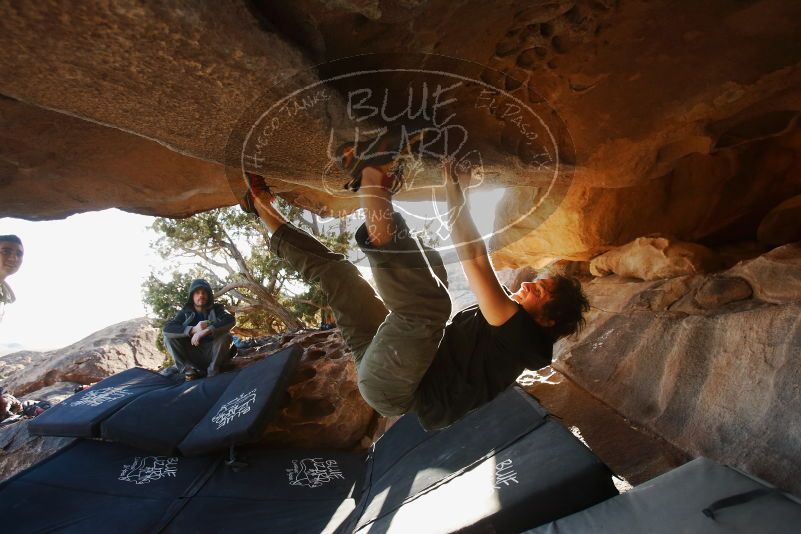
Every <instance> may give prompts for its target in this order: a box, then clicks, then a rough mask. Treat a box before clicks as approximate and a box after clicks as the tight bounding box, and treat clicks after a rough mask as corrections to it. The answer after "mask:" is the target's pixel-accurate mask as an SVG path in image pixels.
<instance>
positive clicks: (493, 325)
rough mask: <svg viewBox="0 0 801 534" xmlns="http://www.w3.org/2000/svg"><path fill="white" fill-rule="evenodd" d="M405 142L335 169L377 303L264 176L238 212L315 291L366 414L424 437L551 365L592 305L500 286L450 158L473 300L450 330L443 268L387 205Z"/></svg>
mask: <svg viewBox="0 0 801 534" xmlns="http://www.w3.org/2000/svg"><path fill="white" fill-rule="evenodd" d="M406 141H408V139H403V138H401V137H400V136H398V137H396V138H392V137H385V140H383V141H381V142H380V143H378V145H377V146H378V148H377V149H375V150H374V151H373V154H374V155H373V156H370V155H366V154H357V153H356V148H357V147H356V146H355V145H354V144H353V143H350V144H345V145H343V146H341V147H340V149H339V150H338V151H337V164H338V165H339V166H340V168H342V169H343V170H345V171H346V172H347V173H348V174H349V175H350V177H351V180H350V181H349V182H348V183H347V184H346V185H345V187H346V188H347V189H350V190H352V191H354V192H355V193H356V194H358V196H359V201H360V204H361V207H362V208H363V211H364V215H365V223H364V224H362V225H361V226H360V227H359V229H358V230H357V232H356V235H355V240H356V243H357V244H358V246H359V248H360V249H361V250H362V251H363V253H364V254H365V255H366V256H367V258H368V259H369V261H370V265H371V268H372V272H373V276H374V280H375V285H376V287H377V290H378V294H376V292H375V291H374V290H373V288H372V287H371V286H370V285H369V284H368V283H367V281H366V280H365V279H364V278H363V277H362V276H361V275H360V273H359V271H358V269H357V268H356V267H355V266H354V265H353V264H352V263H350V262H349V261H348V260H347V259H346V258H345V257H344V256H343V255H341V254H336V253H334V252H332V251H330V250H329V249H327V248H326V247H325V246H324V245H323V244H321V243H320V242H319V241H317V240H316V239H315V238H314V237H312V236H311V235H309V234H308V233H306V232H304V231H302V230H300V229H299V228H297V227H296V226H294V225H293V224H292V223H290V222H288V221H287V220H286V218H284V216H283V215H282V214H281V213H280V212H279V211H278V210H277V209H276V208H275V207H274V205H273V203H274V200H275V197H274V196H273V195H272V194H271V193H270V190H269V188H268V187H267V186H266V185H265V182H264V180H263V179H262V178H261V177H259V176H255V175H251V174H247V175H246V176H247V179H248V185H249V190H248V192H247V193H246V195H245V198H244V199H243V201H242V207H243V209H244V210H245V211H248V212H253V213H257V214H258V215H259V217H261V219H262V220H263V221H264V223H265V224H266V226H267V227H268V229H269V230H270V232H271V239H270V249H271V251H272V252H273V253H275V254H276V255H278V256H279V257H281V258H284V259H285V260H286V261H288V262H289V263H290V264H291V265H292V266H293V267H294V268H295V269H297V271H298V272H300V273H301V275H302V276H303V277H304V278H305V280H306V281H308V282H310V283H312V282H316V283H319V284H320V286H321V288H322V290H323V292H324V293H325V294H326V296H327V298H328V302H329V303H330V306H331V308H332V309H333V311H334V315H335V317H336V322H337V325H338V326H339V328H340V330H341V332H342V335H343V337H344V338H345V340H346V341H347V343H348V345H349V346H350V348H351V349H352V351H353V355H354V358H355V362H356V367H357V370H358V385H359V391H360V392H361V394H362V396H363V397H364V399H365V400H366V401H367V403H368V404H370V405H371V406H372V407H373V408H375V409H376V411H378V412H379V413H381V414H382V415H385V416H392V415H401V414H404V413H406V412H415V413H416V414H417V415H418V417H419V418H420V421H421V422H422V424H423V426H424V427H425V428H427V429H436V428H442V427H445V426H448V425H450V424H451V423H453V422H454V421H456V420H457V419H459V418H460V417H462V416H463V415H465V414H466V413H467V412H469V411H470V410H473V409H475V408H477V407H479V406H481V405H482V404H485V403H487V402H489V401H490V400H492V399H493V398H494V397H495V396H497V395H498V394H499V393H501V392H502V391H503V390H504V389H506V388H507V387H508V386H509V385H511V384H513V383H514V382H515V380H516V379H517V377H518V376H519V375H520V373H521V372H522V371H523V370H524V369H526V368H528V369H538V368H540V367H543V366H546V365H549V364H550V362H551V356H552V348H553V343H554V342H555V341H556V339H558V338H560V337H563V336H566V335H570V334H572V333H573V332H575V331H577V329H578V328H580V325H581V324H582V323H583V317H582V315H583V313H584V312H586V311H587V310H588V308H589V304H588V302H587V299H586V297H585V296H584V294H583V292H582V289H581V285H580V284H579V282H578V281H577V280H575V279H573V278H569V277H565V276H555V277H552V278H544V279H537V280H532V281H528V282H524V283H523V284H522V286H521V288H520V289H519V290H518V291H517V292H515V293H510V292H507V291H506V290H505V288H504V287H503V286H501V284H500V283H499V282H498V278H497V276H496V274H495V271H494V270H493V267H492V263H491V262H490V259H489V256H488V254H487V249H486V246H485V244H484V242H483V240H482V239H481V237H480V234H479V233H478V231H477V229H476V227H475V224H474V223H473V220H472V218H471V216H470V213H469V211H468V209H467V205H466V203H465V197H464V191H463V188H462V185H461V184H460V176H459V173H458V172H457V171H456V170H455V169H454V166H453V163H452V161H451V160H449V159H445V160H443V163H442V173H443V178H444V183H445V186H444V187H445V191H446V198H447V201H448V206H449V213H451V214H452V219H453V220H452V221H451V224H452V228H451V235H452V238H453V242H454V244H455V245H459V246H458V247H457V251H458V255H459V260H460V262H461V264H462V267H463V269H464V272H465V275H466V277H467V280H468V282H469V285H470V289H471V290H472V292H473V293H474V294H475V296H476V298H477V301H478V304H477V305H474V306H470V307H468V308H466V309H464V310H462V311H460V312H459V313H457V314H456V315H455V316H454V317H453V319H452V320H450V321H449V317H450V314H451V300H450V297H449V295H448V289H447V284H448V282H447V275H446V271H445V268H444V266H443V261H442V258H441V257H440V254H439V253H438V252H437V251H435V250H433V249H431V248H428V247H426V246H424V245H423V244H422V243H421V242H420V241H419V240H417V239H415V237H414V236H413V235H412V233H411V232H410V230H409V227H408V226H407V225H406V222H405V221H404V219H403V217H402V216H401V214H399V213H397V212H395V210H394V208H393V204H392V193H393V192H397V191H398V190H399V189H400V187H401V186H402V181H403V175H402V173H401V172H397V170H398V166H397V159H398V157H397V156H398V154H400V153H402V152H404V151H408V150H409V148H410V147H409V146H408V145H409V143H406V146H403V145H404V143H405V142H406ZM394 147H397V148H394ZM387 154H389V156H387ZM461 179H462V180H463V179H464V177H462V178H461ZM455 208H460V209H455ZM379 295H380V298H379Z"/></svg>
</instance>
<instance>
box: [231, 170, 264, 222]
mask: <svg viewBox="0 0 801 534" xmlns="http://www.w3.org/2000/svg"><path fill="white" fill-rule="evenodd" d="M245 179H246V181H247V184H248V190H247V191H245V195H244V196H243V197H242V200H240V201H239V207H240V208H242V211H244V212H245V213H252V214H254V215H258V214H257V213H256V206H255V204H254V203H253V202H254V199H255V198H256V197H257V196H258V195H260V194H261V193H269V192H270V186H268V185H267V184H266V183H265V182H264V178H262V177H261V176H259V175H258V174H252V173H249V172H246V173H245Z"/></svg>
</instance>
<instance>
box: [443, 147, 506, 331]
mask: <svg viewBox="0 0 801 534" xmlns="http://www.w3.org/2000/svg"><path fill="white" fill-rule="evenodd" d="M442 173H443V178H444V181H445V197H446V199H447V202H448V213H449V214H451V217H452V220H450V221H449V223H450V226H451V239H452V240H453V244H454V246H456V252H457V254H458V255H459V261H460V262H461V264H462V269H463V270H464V274H465V276H466V277H467V282H468V283H469V284H470V290H471V291H472V292H473V294H474V295H475V296H476V299H477V301H478V307H479V308H480V309H481V313H482V314H483V315H484V318H485V319H486V320H487V322H488V323H489V324H491V325H495V326H498V325H502V324H503V323H505V322H506V321H507V320H509V318H510V317H512V316H513V315H514V314H515V313H517V304H515V302H514V301H513V300H512V299H510V298H509V297H508V296H507V295H506V293H505V292H504V290H503V287H501V284H500V282H498V277H497V276H496V275H495V270H494V269H493V268H492V263H491V262H490V258H489V255H488V254H487V247H486V245H485V243H484V240H483V239H481V234H480V233H479V232H478V229H477V228H476V225H475V223H474V222H473V218H472V217H471V216H470V210H469V209H468V207H467V199H466V197H465V193H464V190H463V189H462V186H461V185H460V183H459V181H460V177H459V176H458V174H457V173H456V170H455V169H454V168H453V162H452V161H450V160H446V161H444V162H443V164H442ZM466 179H469V177H466Z"/></svg>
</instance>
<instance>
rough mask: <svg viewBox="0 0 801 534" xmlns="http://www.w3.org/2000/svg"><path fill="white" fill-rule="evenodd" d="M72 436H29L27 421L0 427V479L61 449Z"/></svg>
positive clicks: (10, 475) (68, 442)
mask: <svg viewBox="0 0 801 534" xmlns="http://www.w3.org/2000/svg"><path fill="white" fill-rule="evenodd" d="M72 441H73V438H57V437H41V436H31V435H30V434H29V433H28V422H27V421H20V422H19V423H14V424H12V425H8V426H4V427H0V481H3V480H5V479H7V478H9V477H12V476H14V475H15V474H17V473H18V472H20V471H22V470H23V469H27V468H28V467H30V466H32V465H33V464H35V463H37V462H40V461H42V460H44V459H45V458H47V457H48V456H50V455H51V454H53V453H55V452H57V451H58V450H59V449H63V448H64V447H66V446H67V445H69V444H70V443H72Z"/></svg>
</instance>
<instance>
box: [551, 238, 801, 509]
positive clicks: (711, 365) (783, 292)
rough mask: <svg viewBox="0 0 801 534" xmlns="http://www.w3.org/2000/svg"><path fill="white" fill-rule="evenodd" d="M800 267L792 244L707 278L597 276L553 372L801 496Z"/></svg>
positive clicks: (678, 441) (664, 432) (676, 439)
mask: <svg viewBox="0 0 801 534" xmlns="http://www.w3.org/2000/svg"><path fill="white" fill-rule="evenodd" d="M800 260H801V248H799V247H798V246H797V245H787V246H785V247H781V248H780V249H775V250H774V251H771V252H770V253H767V254H765V255H763V256H761V257H759V258H756V259H754V260H750V261H748V262H743V263H742V264H740V265H738V266H736V267H734V268H732V269H730V270H728V271H724V272H722V273H718V274H715V275H712V276H702V275H695V276H688V277H681V278H673V279H670V280H664V281H654V282H636V281H631V280H626V279H621V278H619V277H616V276H610V277H606V278H598V279H595V280H594V281H593V282H591V283H590V284H587V285H586V286H585V290H586V292H587V294H588V295H589V298H590V301H591V303H592V305H593V309H592V311H591V312H590V315H589V317H588V327H587V328H586V329H585V330H584V331H583V333H582V334H581V335H580V336H578V337H577V338H574V339H564V340H561V341H560V342H559V343H558V344H557V347H556V351H555V352H556V357H555V362H554V367H555V368H557V369H558V370H560V371H561V372H564V373H565V374H567V375H568V376H569V377H570V378H572V379H573V380H575V381H576V382H578V384H579V385H581V386H582V387H584V388H586V389H587V390H589V391H591V392H592V394H593V395H595V396H597V397H598V398H600V399H601V400H603V401H604V402H606V403H607V404H609V405H610V406H612V407H613V408H614V409H615V410H617V411H619V412H620V413H621V414H622V415H624V416H625V417H626V418H628V419H630V420H631V421H632V422H634V423H635V424H638V425H643V426H645V427H646V428H648V429H650V430H651V431H653V432H655V433H656V434H658V435H660V436H662V437H663V438H665V439H666V440H668V441H669V442H670V443H672V444H673V445H675V446H677V447H678V448H680V449H682V450H683V451H685V452H687V453H689V454H691V455H704V456H708V457H711V458H714V459H715V460H717V461H720V462H723V463H728V464H732V465H735V466H738V467H741V468H743V469H745V470H746V471H748V472H750V473H754V474H756V475H758V476H761V477H763V478H766V479H768V480H770V481H772V482H773V483H775V484H777V485H779V486H780V487H783V488H785V489H788V490H790V491H792V492H795V493H799V492H801V483H799V480H801V463H799V461H798V450H799V449H801V426H799V424H798V414H799V413H801V395H799V390H798V384H799V383H801V359H799V358H798V354H799V352H801V321H799V317H801V286H799V285H798V284H797V283H795V281H796V280H799V279H801V263H799V261H800Z"/></svg>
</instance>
